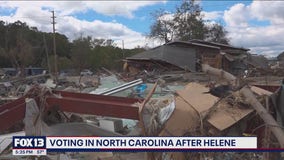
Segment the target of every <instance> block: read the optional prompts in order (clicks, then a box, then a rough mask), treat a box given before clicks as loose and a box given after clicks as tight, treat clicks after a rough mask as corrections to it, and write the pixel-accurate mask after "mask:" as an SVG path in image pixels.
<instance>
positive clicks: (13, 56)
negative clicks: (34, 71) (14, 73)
mask: <svg viewBox="0 0 284 160" xmlns="http://www.w3.org/2000/svg"><path fill="white" fill-rule="evenodd" d="M8 55H9V59H10V60H11V62H12V64H13V66H15V67H16V68H18V69H20V71H21V76H25V68H26V67H27V66H29V65H31V64H32V62H33V58H34V56H33V52H32V46H31V44H30V43H29V42H28V41H27V40H25V39H24V38H23V37H22V36H21V35H18V36H17V40H16V46H15V47H14V48H11V49H10V50H9V52H8Z"/></svg>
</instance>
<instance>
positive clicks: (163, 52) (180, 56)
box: [127, 45, 196, 71]
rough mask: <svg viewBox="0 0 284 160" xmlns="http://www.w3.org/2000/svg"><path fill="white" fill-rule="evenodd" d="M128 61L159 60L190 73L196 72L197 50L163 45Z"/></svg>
mask: <svg viewBox="0 0 284 160" xmlns="http://www.w3.org/2000/svg"><path fill="white" fill-rule="evenodd" d="M127 59H128V60H159V61H165V62H167V63H170V64H173V65H175V66H178V67H180V68H183V69H188V70H190V71H195V70H196V50H195V49H194V48H186V47H180V46H179V47H176V46H170V45H163V46H160V47H157V48H154V49H151V50H148V51H144V52H142V53H139V54H136V55H134V56H132V57H128V58H127Z"/></svg>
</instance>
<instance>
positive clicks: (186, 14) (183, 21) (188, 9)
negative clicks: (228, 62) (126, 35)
mask: <svg viewBox="0 0 284 160" xmlns="http://www.w3.org/2000/svg"><path fill="white" fill-rule="evenodd" d="M201 11H202V8H201V7H200V6H199V4H197V3H195V0H184V1H183V2H182V3H181V5H180V6H178V7H177V8H176V11H175V13H173V14H169V13H168V12H166V11H164V10H161V9H160V10H158V11H156V12H155V13H154V14H152V16H153V18H154V20H155V21H154V23H153V24H152V25H151V27H150V33H149V35H148V36H149V37H150V38H158V39H160V40H163V41H164V42H165V43H167V42H169V41H172V40H173V39H178V40H183V41H187V40H190V39H200V40H208V41H211V42H219V43H225V44H228V41H229V40H228V39H227V38H226V34H227V32H226V30H225V29H224V27H223V26H222V25H219V24H213V25H209V24H210V23H209V24H207V23H206V22H205V21H204V20H203V15H202V14H201ZM165 17H168V18H165ZM169 17H172V18H169Z"/></svg>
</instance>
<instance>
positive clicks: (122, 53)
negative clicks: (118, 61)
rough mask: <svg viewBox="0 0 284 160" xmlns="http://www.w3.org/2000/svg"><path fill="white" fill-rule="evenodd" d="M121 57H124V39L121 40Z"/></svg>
mask: <svg viewBox="0 0 284 160" xmlns="http://www.w3.org/2000/svg"><path fill="white" fill-rule="evenodd" d="M122 58H123V59H124V40H122Z"/></svg>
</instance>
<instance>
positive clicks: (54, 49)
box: [51, 11, 58, 84]
mask: <svg viewBox="0 0 284 160" xmlns="http://www.w3.org/2000/svg"><path fill="white" fill-rule="evenodd" d="M51 12H52V17H51V18H52V23H51V24H52V26H53V53H54V76H55V83H56V84H57V80H58V79H57V74H58V69H57V54H56V41H55V36H56V34H55V18H56V17H55V16H54V11H51Z"/></svg>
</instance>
